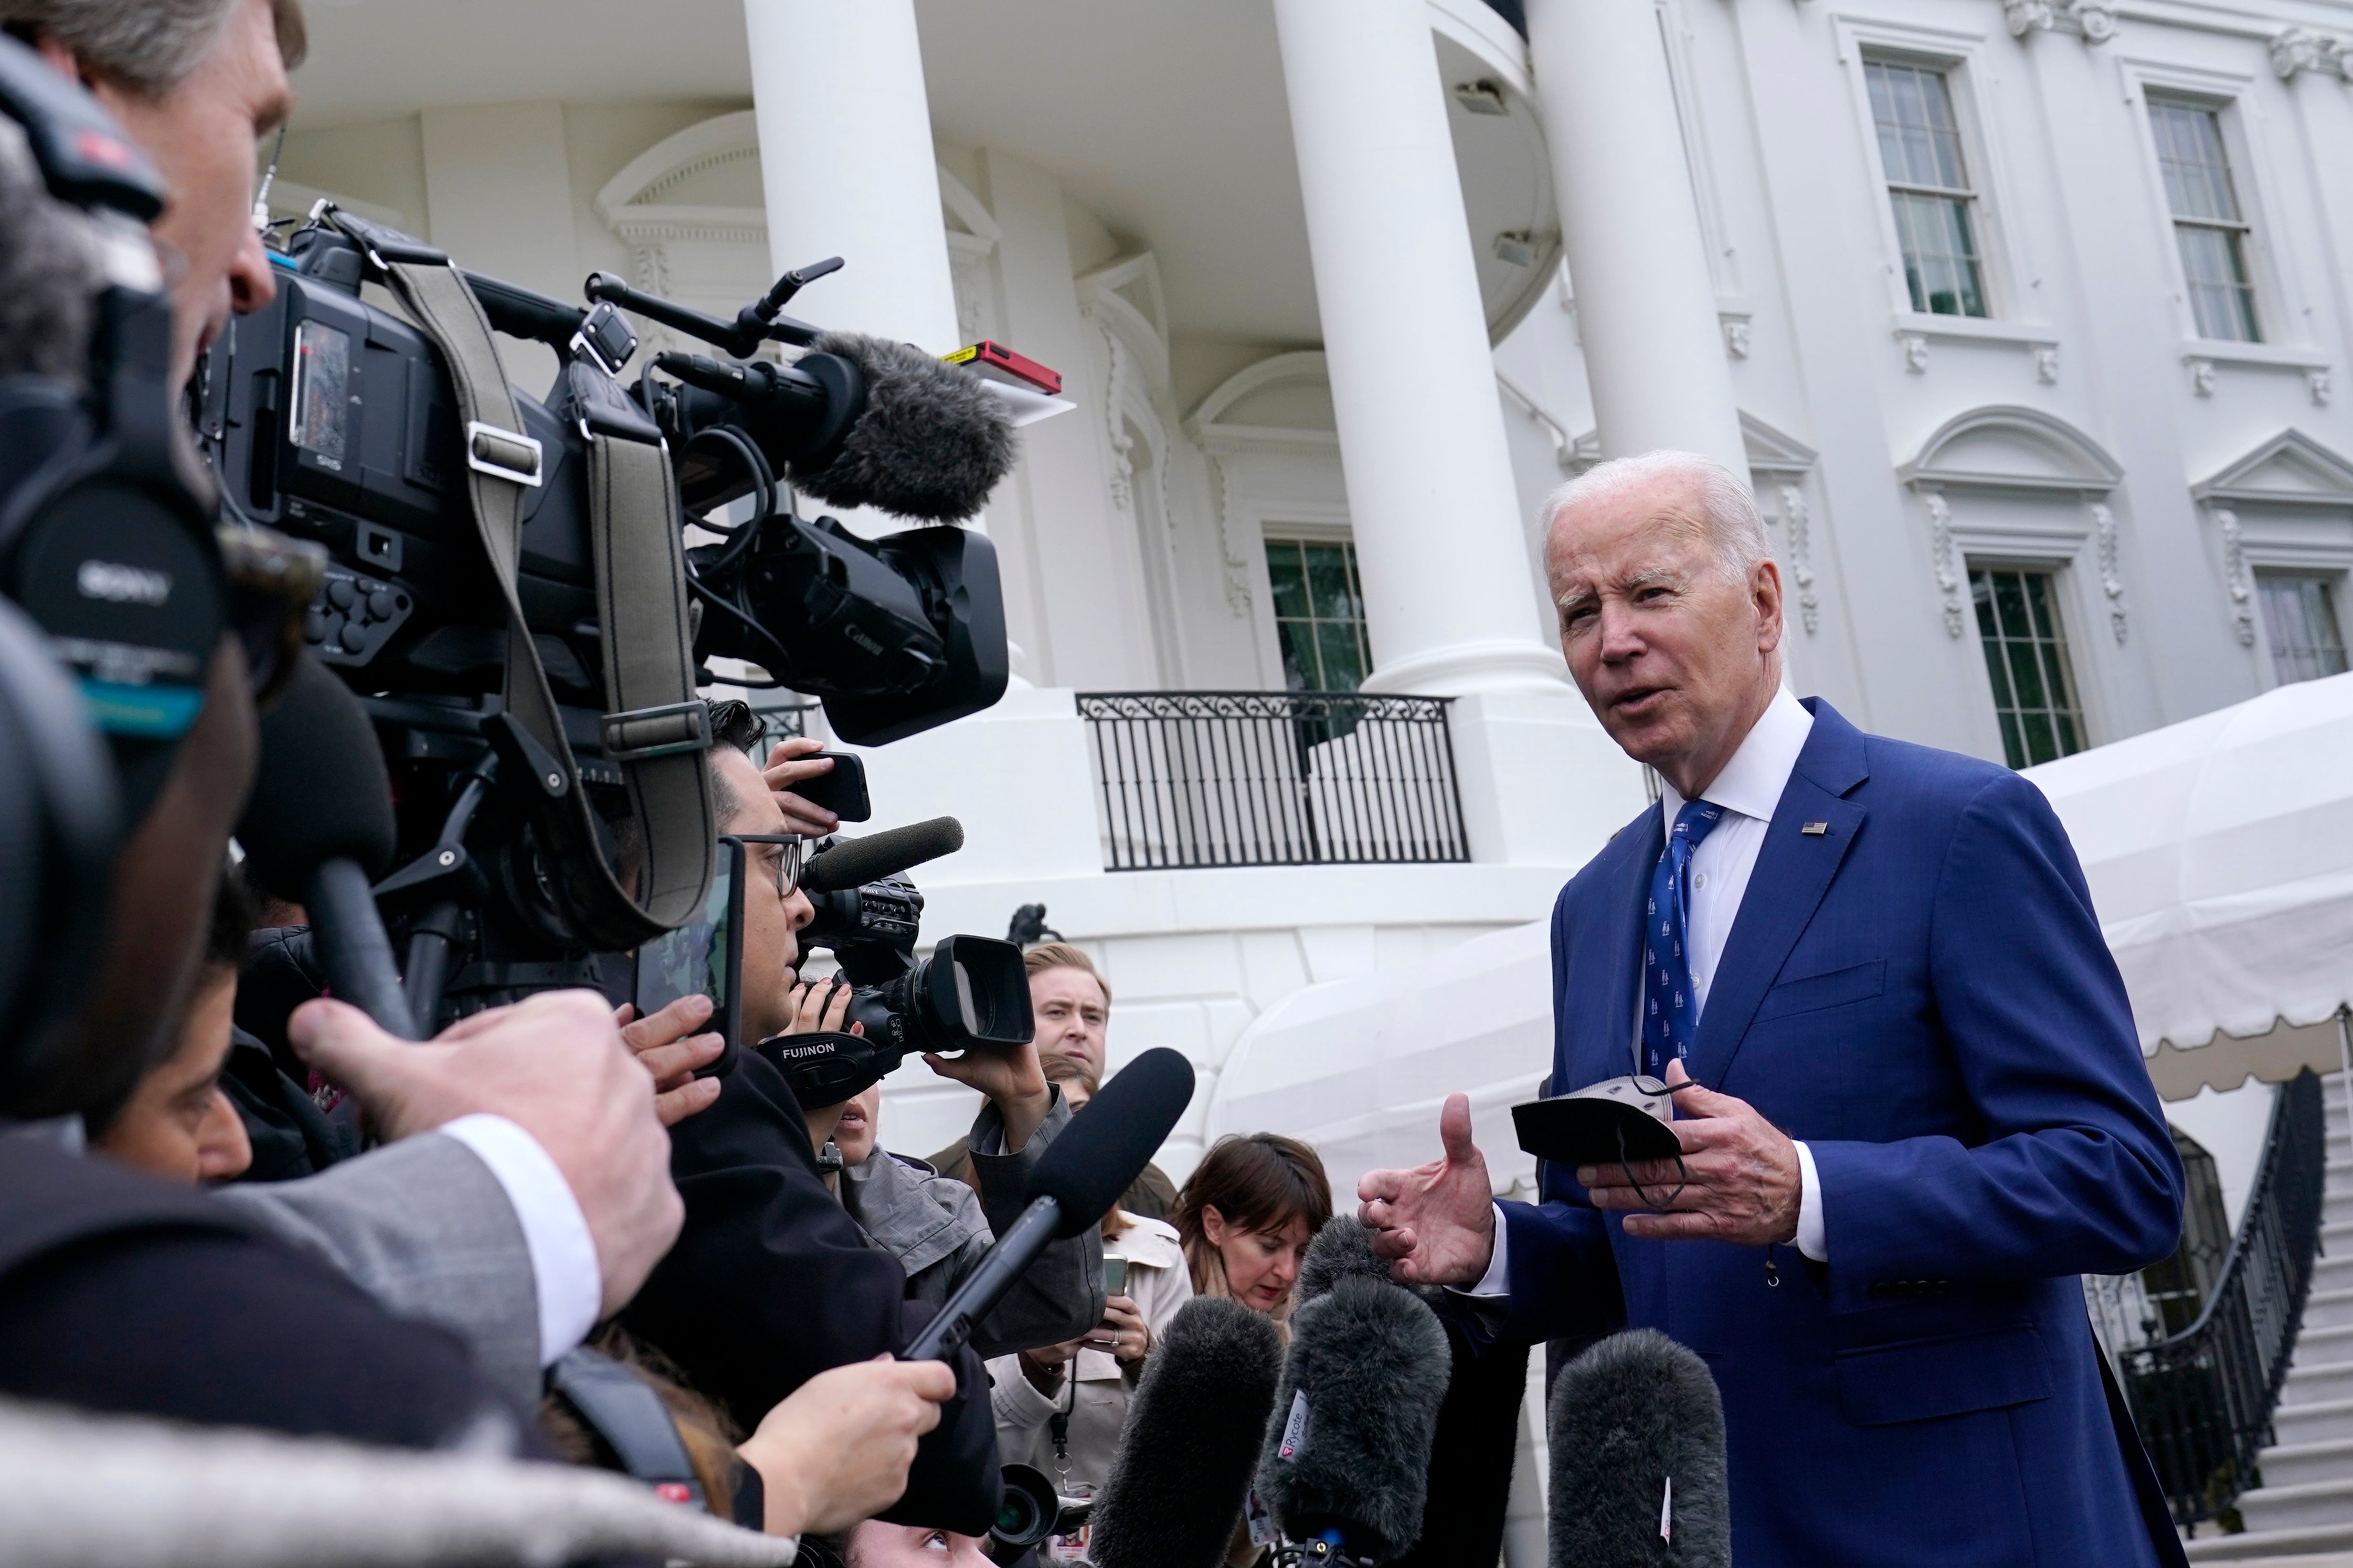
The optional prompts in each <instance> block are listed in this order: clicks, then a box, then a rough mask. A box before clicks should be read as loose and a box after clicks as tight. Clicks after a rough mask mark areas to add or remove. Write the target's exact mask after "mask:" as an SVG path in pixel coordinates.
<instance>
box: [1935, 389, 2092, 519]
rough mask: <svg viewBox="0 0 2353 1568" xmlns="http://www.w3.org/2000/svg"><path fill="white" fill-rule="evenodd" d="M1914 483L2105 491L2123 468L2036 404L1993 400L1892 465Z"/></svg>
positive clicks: (1940, 428)
mask: <svg viewBox="0 0 2353 1568" xmlns="http://www.w3.org/2000/svg"><path fill="white" fill-rule="evenodd" d="M1896 472H1897V475H1898V477H1899V478H1901V479H1903V480H1904V482H1905V484H1908V485H1911V486H1913V487H1915V488H1916V489H1955V490H1962V489H1980V490H2027V491H2042V492H2046V493H2055V494H2064V495H2073V496H2083V497H2092V496H2101V495H2105V494H2106V493H2107V492H2108V491H2110V490H2112V489H2116V485H2117V484H2118V482H2120V481H2121V480H2122V479H2123V478H2124V469H2123V468H2121V467H2120V466H2119V465H2118V464H2117V462H2116V459H2115V458H2111V457H2110V456H2108V454H2107V452H2106V450H2105V448H2104V447H2101V446H2100V444H2099V443H2098V442H2096V441H2094V440H2093V439H2092V438H2091V437H2089V436H2086V435H2084V433H2083V432H2082V431H2081V430H2078V429H2076V428H2075V427H2074V426H2072V425H2070V424H2068V423H2067V422H2066V421H2065V420H2063V419H2059V418H2056V417H2054V416H2051V415H2048V414H2045V413H2043V412H2042V410H2040V409H2035V408H2021V407H2015V406H2004V405H1997V406H1993V407H1987V408H1975V409H1971V410H1970V411H1969V412H1968V413H1967V414H1963V415H1961V416H1958V417H1957V418H1953V419H1949V420H1947V421H1946V422H1945V423H1944V424H1943V425H1942V426H1938V427H1937V429H1936V433H1935V434H1934V435H1932V436H1930V437H1928V438H1927V439H1926V441H1924V442H1922V443H1921V444H1920V451H1919V455H1918V456H1917V457H1915V458H1913V459H1912V460H1911V461H1910V462H1908V463H1905V465H1903V466H1902V467H1901V468H1898V469H1897V470H1896Z"/></svg>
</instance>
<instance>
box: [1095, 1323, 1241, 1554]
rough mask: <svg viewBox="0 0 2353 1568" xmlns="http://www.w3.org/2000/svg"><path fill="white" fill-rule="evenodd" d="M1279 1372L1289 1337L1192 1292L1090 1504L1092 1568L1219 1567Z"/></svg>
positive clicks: (1164, 1338)
mask: <svg viewBox="0 0 2353 1568" xmlns="http://www.w3.org/2000/svg"><path fill="white" fill-rule="evenodd" d="M1281 1371H1282V1335H1281V1334H1280V1333H1278V1332H1277V1331H1276V1330H1275V1327H1274V1325H1273V1324H1272V1323H1271V1322H1270V1321H1267V1320H1266V1319H1265V1318H1264V1317H1262V1316H1261V1315H1260V1314H1258V1313H1256V1312H1253V1311H1251V1310H1250V1309H1249V1308H1248V1307H1245V1306H1243V1305H1242V1304H1241V1303H1240V1302H1239V1301H1229V1300H1224V1299H1222V1298H1220V1297H1215V1296H1196V1297H1194V1298H1193V1300H1190V1301H1187V1302H1186V1303H1185V1305H1184V1306H1183V1307H1181V1308H1179V1309H1178V1310H1177V1312H1176V1317H1174V1318H1173V1319H1171V1320H1169V1323H1168V1331H1167V1332H1166V1333H1165V1334H1162V1335H1161V1336H1160V1342H1159V1343H1158V1344H1157V1345H1155V1346H1154V1347H1153V1351H1152V1354H1151V1355H1150V1356H1149V1357H1147V1358H1145V1363H1144V1377H1143V1380H1142V1381H1141V1382H1140V1383H1139V1384H1137V1385H1136V1390H1135V1398H1134V1401H1133V1402H1131V1403H1130V1404H1129V1405H1128V1407H1127V1425H1126V1426H1125V1427H1124V1429H1123V1430H1122V1431H1121V1433H1120V1438H1119V1452H1118V1453H1117V1454H1116V1455H1114V1456H1113V1459H1112V1465H1111V1474H1110V1475H1109V1476H1107V1477H1106V1478H1105V1479H1104V1480H1103V1492H1102V1494H1101V1495H1100V1496H1099V1497H1098V1498H1097V1499H1096V1500H1095V1506H1094V1511H1093V1513H1092V1528H1091V1529H1090V1531H1089V1534H1088V1547H1087V1556H1088V1559H1089V1561H1091V1562H1092V1563H1094V1564H1095V1568H1219V1565H1220V1564H1221V1563H1224V1561H1225V1557H1226V1548H1227V1547H1228V1546H1229V1545H1230V1544H1231V1543H1232V1542H1233V1539H1234V1528H1235V1526H1236V1525H1237V1524H1239V1523H1240V1521H1241V1516H1242V1495H1243V1494H1244V1493H1245V1492H1246V1491H1248V1490H1249V1489H1250V1464H1251V1461H1252V1460H1254V1459H1255V1458H1257V1457H1258V1444H1259V1437H1260V1435H1261V1433H1263V1432H1264V1431H1265V1430H1266V1423H1267V1416H1268V1414H1269V1413H1270V1412H1271V1411H1272V1410H1273V1408H1274V1385H1275V1379H1276V1378H1277V1377H1278V1376H1279V1375H1280V1374H1281Z"/></svg>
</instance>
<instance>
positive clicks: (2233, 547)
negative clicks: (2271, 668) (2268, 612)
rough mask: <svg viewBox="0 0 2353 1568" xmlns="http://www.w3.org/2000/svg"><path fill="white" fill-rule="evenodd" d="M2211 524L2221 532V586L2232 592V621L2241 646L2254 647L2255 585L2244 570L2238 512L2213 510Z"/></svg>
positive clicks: (2222, 508)
mask: <svg viewBox="0 0 2353 1568" xmlns="http://www.w3.org/2000/svg"><path fill="white" fill-rule="evenodd" d="M2213 512H2214V526H2215V527H2216V528H2218V529H2220V530H2221V534H2222V585H2223V587H2225V588H2226V589H2228V590H2229V591H2230V595H2231V623H2232V626H2234V627H2236V628H2237V630H2238V633H2239V643H2240V646H2241V647H2254V646H2255V584H2254V578H2253V574H2251V573H2250V572H2248V570H2247V550H2246V546H2245V544H2244V543H2243V542H2242V541H2241V539H2240V537H2239V514H2238V513H2237V512H2235V511H2232V510H2231V509H2230V508H2229V507H2224V506H2218V507H2215V508H2214V509H2213Z"/></svg>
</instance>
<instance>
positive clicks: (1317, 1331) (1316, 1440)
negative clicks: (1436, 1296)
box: [1255, 1276, 1453, 1563]
mask: <svg viewBox="0 0 2353 1568" xmlns="http://www.w3.org/2000/svg"><path fill="white" fill-rule="evenodd" d="M1452 1371H1453V1358H1452V1355H1451V1352H1449V1351H1448V1349H1447V1345H1446V1331H1445V1330H1443V1329H1441V1328H1440V1327H1439V1326H1438V1319H1437V1317H1436V1316H1435V1315H1434V1314H1433V1313H1432V1312H1431V1311H1430V1308H1429V1306H1428V1305H1427V1304H1426V1303H1425V1302H1423V1301H1422V1300H1421V1299H1420V1298H1419V1297H1418V1296H1416V1295H1414V1294H1413V1293H1412V1292H1410V1291H1409V1290H1404V1289H1399V1288H1398V1287H1397V1286H1395V1285H1389V1284H1385V1283H1383V1282H1382V1281H1380V1280H1378V1279H1366V1278H1364V1277H1362V1276H1357V1277H1355V1278H1351V1279H1342V1280H1340V1281H1339V1282H1338V1283H1336V1284H1335V1285H1334V1286H1333V1287H1332V1289H1330V1290H1328V1291H1326V1292H1325V1293H1324V1295H1322V1296H1320V1297H1318V1298H1317V1299H1316V1300H1313V1301H1310V1302H1309V1303H1308V1304H1307V1305H1305V1306H1303V1307H1302V1308H1300V1309H1299V1311H1298V1313H1297V1314H1296V1315H1295V1316H1294V1317H1293V1319H1292V1321H1291V1354H1290V1356H1289V1357H1288V1358H1287V1359H1286V1360H1285V1361H1284V1363H1283V1366H1282V1385H1281V1386H1280V1387H1279V1388H1278V1389H1277V1390H1276V1391H1275V1402H1274V1420H1273V1422H1272V1423H1271V1425H1270V1426H1268V1427H1267V1433H1266V1448H1265V1451H1264V1453H1263V1455H1262V1456H1261V1458H1260V1460H1259V1466H1258V1479H1257V1482H1256V1488H1255V1489H1256V1491H1257V1493H1258V1499H1259V1501H1261V1502H1262V1503H1264V1504H1265V1505H1266V1507H1267V1510H1268V1511H1269V1512H1271V1513H1272V1514H1273V1515H1274V1521H1275V1522H1276V1523H1277V1524H1279V1525H1281V1526H1282V1531H1283V1533H1284V1534H1285V1535H1288V1536H1289V1537H1290V1538H1291V1539H1292V1540H1293V1541H1308V1540H1313V1539H1314V1537H1315V1535H1316V1534H1317V1533H1318V1532H1319V1531H1324V1530H1337V1531H1339V1532H1340V1540H1341V1547H1342V1550H1343V1551H1344V1552H1345V1553H1346V1554H1347V1555H1349V1556H1351V1557H1355V1558H1358V1559H1361V1560H1366V1561H1369V1562H1373V1563H1386V1562H1388V1561H1389V1560H1390V1559H1392V1558H1395V1557H1398V1556H1400V1555H1402V1554H1403V1553H1404V1552H1406V1551H1407V1550H1408V1549H1409V1548H1410V1547H1411V1546H1412V1545H1413V1543H1414V1542H1416V1541H1418V1540H1419V1539H1420V1537H1421V1510H1422V1504H1423V1501H1424V1500H1425V1494H1426V1492H1427V1491H1428V1489H1429V1479H1430V1442H1431V1439H1432V1438H1433V1437H1434V1436H1436V1435H1437V1431H1438V1410H1439V1406H1440V1405H1441V1404H1443V1403H1444V1402H1445V1399H1446V1384H1447V1380H1448V1378H1449V1377H1450V1376H1451V1373H1452Z"/></svg>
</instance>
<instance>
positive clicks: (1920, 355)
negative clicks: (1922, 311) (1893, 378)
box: [1895, 332, 1928, 375]
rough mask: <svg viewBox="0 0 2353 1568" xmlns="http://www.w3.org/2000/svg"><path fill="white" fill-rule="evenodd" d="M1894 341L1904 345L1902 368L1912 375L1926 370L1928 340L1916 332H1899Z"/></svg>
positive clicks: (1922, 373)
mask: <svg viewBox="0 0 2353 1568" xmlns="http://www.w3.org/2000/svg"><path fill="white" fill-rule="evenodd" d="M1895 341H1896V342H1900V343H1902V344H1903V345H1904V368H1905V369H1906V370H1908V371H1910V372H1911V373H1912V374H1914V375H1926V374H1927V372H1928V340H1927V339H1926V338H1925V337H1923V336H1921V335H1920V334H1919V333H1918V332H1899V333H1897V334H1896V337H1895Z"/></svg>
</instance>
